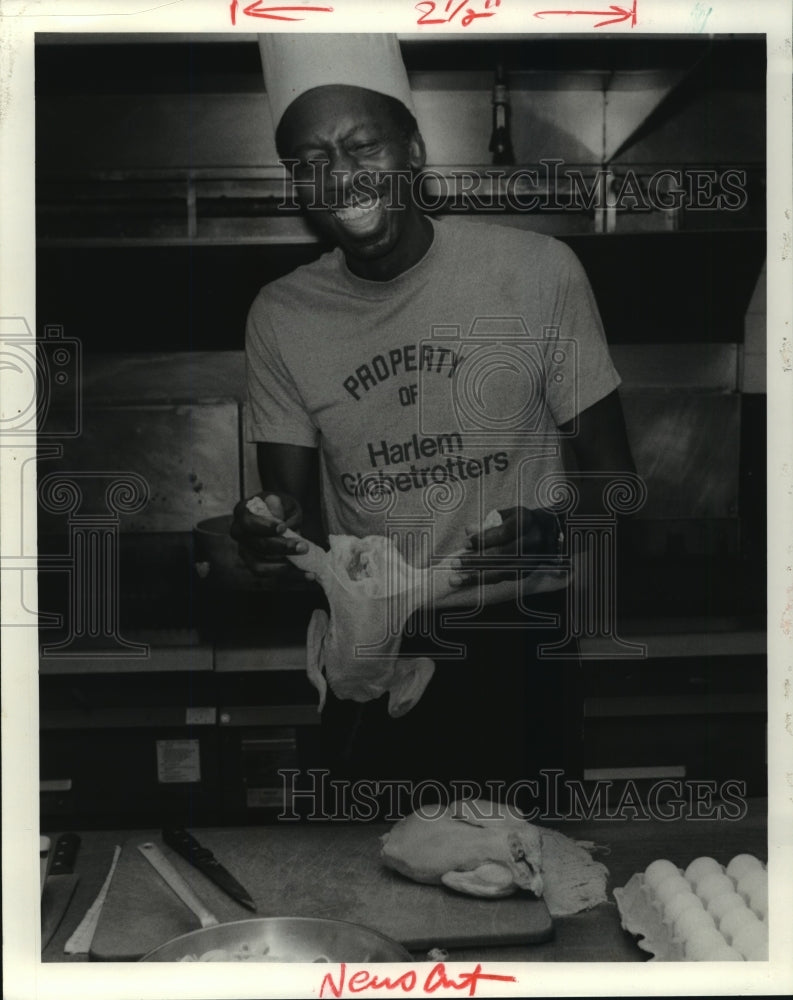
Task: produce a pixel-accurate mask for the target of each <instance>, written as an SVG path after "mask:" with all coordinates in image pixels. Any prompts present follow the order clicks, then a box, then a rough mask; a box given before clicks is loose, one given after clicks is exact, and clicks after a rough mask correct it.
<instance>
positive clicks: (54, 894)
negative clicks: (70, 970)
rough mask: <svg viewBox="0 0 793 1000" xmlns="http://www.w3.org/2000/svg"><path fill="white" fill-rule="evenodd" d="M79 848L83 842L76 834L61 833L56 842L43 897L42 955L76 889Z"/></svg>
mask: <svg viewBox="0 0 793 1000" xmlns="http://www.w3.org/2000/svg"><path fill="white" fill-rule="evenodd" d="M79 847H80V838H79V837H78V836H77V834H76V833H62V834H61V835H60V837H58V839H57V841H56V842H55V848H54V852H53V857H52V863H51V864H50V866H49V870H48V871H47V877H46V880H45V882H44V891H43V893H42V894H41V948H42V951H43V950H44V949H45V948H46V947H47V945H48V944H49V943H50V941H51V940H52V938H53V936H54V935H55V932H56V931H57V929H58V927H59V926H60V923H61V920H63V915H64V914H65V913H66V910H67V909H68V907H69V903H70V902H71V898H72V896H73V895H74V890H75V889H76V888H77V883H78V881H79V875H75V874H73V873H74V863H75V861H76V859H77V851H78V849H79Z"/></svg>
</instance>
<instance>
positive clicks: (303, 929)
mask: <svg viewBox="0 0 793 1000" xmlns="http://www.w3.org/2000/svg"><path fill="white" fill-rule="evenodd" d="M216 949H222V950H224V951H226V952H229V955H228V956H227V957H225V958H224V957H222V956H220V957H217V958H215V959H213V960H214V961H238V960H240V959H238V958H236V957H235V956H234V954H233V953H235V952H240V951H241V950H242V949H247V951H244V952H243V954H246V955H250V956H251V957H250V958H249V959H247V960H248V961H260V962H276V961H280V962H411V961H412V958H411V956H410V953H409V952H408V951H406V950H405V949H404V948H403V947H402V945H401V944H398V943H397V942H396V941H393V940H392V939H391V938H388V937H386V936H385V934H381V933H380V932H379V931H375V930H372V929H371V928H369V927H363V926H361V925H360V924H353V923H349V922H347V921H345V920H324V919H320V918H317V917H261V918H259V919H255V920H235V921H234V922H232V923H228V924H218V925H217V926H216V927H204V928H201V929H200V930H196V931H191V932H190V933H189V934H182V935H181V936H180V937H177V938H173V939H172V940H171V941H167V942H166V943H165V944H161V945H160V946H159V947H158V948H155V949H154V950H153V951H150V952H149V953H148V955H144V956H143V958H141V959H140V961H141V962H180V961H182V960H183V959H185V958H186V956H188V955H192V956H195V958H196V959H200V957H201V956H202V955H205V954H206V953H207V952H210V951H214V950H216Z"/></svg>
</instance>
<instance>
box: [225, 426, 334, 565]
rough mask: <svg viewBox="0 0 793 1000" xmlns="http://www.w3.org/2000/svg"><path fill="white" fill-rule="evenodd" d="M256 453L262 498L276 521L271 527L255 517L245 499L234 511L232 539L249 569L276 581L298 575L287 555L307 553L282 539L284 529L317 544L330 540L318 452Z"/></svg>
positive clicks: (271, 448)
mask: <svg viewBox="0 0 793 1000" xmlns="http://www.w3.org/2000/svg"><path fill="white" fill-rule="evenodd" d="M256 452H257V453H256V459H257V465H258V468H259V478H260V480H261V484H262V490H261V493H260V494H259V495H260V496H263V497H269V498H271V499H270V501H269V502H268V507H270V509H271V511H273V513H274V519H273V520H272V521H271V522H268V521H266V520H265V519H264V518H261V517H259V516H257V515H256V514H252V513H251V512H250V511H249V510H248V508H247V504H246V501H245V500H243V501H241V502H240V503H238V504H237V506H236V507H235V508H234V523H233V524H232V526H231V535H232V538H234V539H235V540H236V541H237V543H238V544H239V551H240V556H241V557H242V559H243V561H244V562H245V564H246V565H247V566H248V568H249V569H250V570H251V571H252V572H253V573H255V574H256V575H257V576H263V577H267V578H269V579H271V580H272V581H273V582H278V581H279V580H283V579H284V578H285V577H287V576H290V575H293V574H294V573H296V572H299V571H298V570H296V569H295V567H294V566H293V565H292V564H291V563H290V562H289V561H288V560H287V558H286V557H287V555H289V554H290V553H300V552H303V551H305V550H306V546H305V544H304V543H302V542H300V541H299V540H297V539H294V538H283V537H282V533H283V531H284V529H285V528H292V529H293V530H294V531H297V532H299V533H300V534H302V535H303V536H304V537H306V538H310V539H311V540H312V541H314V542H317V543H318V544H325V541H326V540H325V538H324V530H323V528H322V518H321V513H320V502H319V452H318V450H317V449H316V448H307V447H303V446H301V445H288V444H263V443H259V444H257V446H256ZM275 511H278V512H279V515H275Z"/></svg>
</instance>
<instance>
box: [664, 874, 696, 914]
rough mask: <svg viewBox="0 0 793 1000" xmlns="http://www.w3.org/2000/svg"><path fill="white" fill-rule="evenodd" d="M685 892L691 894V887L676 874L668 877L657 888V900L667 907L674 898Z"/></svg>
mask: <svg viewBox="0 0 793 1000" xmlns="http://www.w3.org/2000/svg"><path fill="white" fill-rule="evenodd" d="M684 892H691V887H690V886H689V884H688V882H686V880H685V879H684V878H683V876H682V875H678V874H677V873H675V874H674V875H667V877H666V878H665V879H664V880H663V882H661V883H660V884H659V885H657V886H656V888H655V898H656V899H657V901H658V902H659V903H660V904H661V906H665V905H666V904H667V903H668V902H669V900H670V899H672V897H673V896H678V895H680V894H681V893H684Z"/></svg>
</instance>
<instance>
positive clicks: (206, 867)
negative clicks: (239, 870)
mask: <svg viewBox="0 0 793 1000" xmlns="http://www.w3.org/2000/svg"><path fill="white" fill-rule="evenodd" d="M162 839H163V841H164V843H166V844H167V845H168V846H169V847H171V848H173V850H175V851H176V852H177V854H180V855H181V856H182V857H183V858H185V859H186V860H187V861H189V862H190V864H191V865H193V867H194V868H197V869H198V870H199V871H200V872H202V873H203V874H204V875H206V876H207V878H209V879H211V880H212V881H213V882H214V883H215V885H217V886H219V887H220V888H221V889H222V890H223V891H224V892H225V893H227V894H228V895H229V896H231V898H232V899H236V900H237V902H238V903H240V904H241V905H242V906H244V907H245V908H246V909H248V910H252V911H253V912H254V913H255V912H256V904H255V903H254V901H253V900H252V899H251V897H250V895H249V894H248V893H247V892H246V890H245V889H243V887H242V886H241V885H240V884H239V882H238V881H237V880H236V879H235V878H234V876H233V875H231V874H230V873H229V872H227V871H226V869H225V868H224V867H223V865H222V864H221V863H220V862H219V861H218V860H217V858H215V856H214V854H213V853H212V851H210V850H209V848H208V847H202V846H201V844H199V843H198V841H197V840H196V839H195V837H193V836H191V835H190V834H189V833H188V832H187V830H182V829H177V828H175V827H167V828H165V829H164V830H163V831H162Z"/></svg>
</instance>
